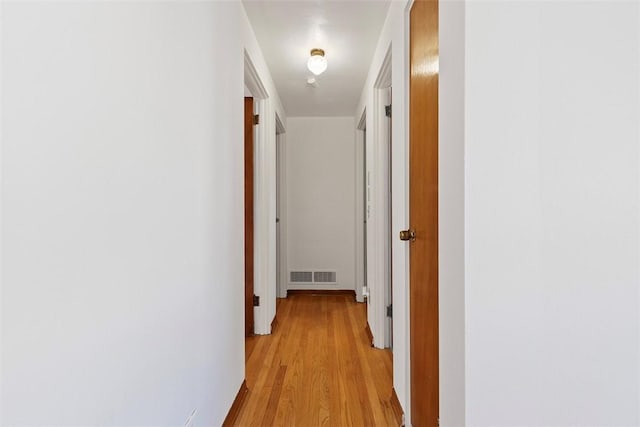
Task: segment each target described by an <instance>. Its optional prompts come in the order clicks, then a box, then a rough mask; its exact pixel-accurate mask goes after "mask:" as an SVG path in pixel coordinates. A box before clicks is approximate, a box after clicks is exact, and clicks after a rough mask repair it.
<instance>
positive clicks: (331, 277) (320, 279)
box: [289, 270, 338, 284]
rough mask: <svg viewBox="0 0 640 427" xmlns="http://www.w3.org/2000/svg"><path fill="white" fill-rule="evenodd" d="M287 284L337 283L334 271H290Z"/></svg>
mask: <svg viewBox="0 0 640 427" xmlns="http://www.w3.org/2000/svg"><path fill="white" fill-rule="evenodd" d="M289 282H290V283H294V284H314V283H322V284H335V283H338V278H337V272H335V271H308V270H307V271H290V272H289Z"/></svg>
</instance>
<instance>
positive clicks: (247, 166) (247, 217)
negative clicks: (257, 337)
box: [244, 97, 254, 337]
mask: <svg viewBox="0 0 640 427" xmlns="http://www.w3.org/2000/svg"><path fill="white" fill-rule="evenodd" d="M244 332H245V336H247V337H249V336H251V335H253V333H254V329H253V98H248V97H247V98H245V99H244Z"/></svg>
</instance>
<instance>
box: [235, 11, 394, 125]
mask: <svg viewBox="0 0 640 427" xmlns="http://www.w3.org/2000/svg"><path fill="white" fill-rule="evenodd" d="M243 3H244V7H245V9H246V11H247V15H248V16H249V20H250V21H251V25H252V26H253V29H254V31H255V34H256V38H257V39H258V43H259V44H260V48H261V49H262V52H263V54H264V56H265V59H266V61H267V65H268V66H269V70H270V71H271V76H272V77H273V80H274V82H275V85H276V89H277V90H278V94H279V95H280V98H281V100H282V103H283V104H284V108H285V110H286V113H287V116H289V117H296V116H353V115H354V114H355V108H356V106H357V104H358V100H359V99H360V95H361V92H362V88H363V86H364V81H365V79H366V77H367V72H368V71H369V66H370V64H371V60H372V57H373V53H374V50H375V47H376V43H377V42H378V38H379V36H380V30H381V29H382V25H383V24H384V20H385V17H386V14H387V10H388V8H389V4H390V2H389V0H355V1H354V0H351V1H344V0H329V1H326V0H325V1H320V0H297V1H295V0H293V1H278V0H244V1H243ZM315 47H317V48H321V49H324V50H325V52H326V54H325V57H326V58H327V62H328V64H329V66H328V68H327V71H325V72H324V73H323V74H321V75H320V76H317V77H316V80H317V83H318V84H317V87H315V88H314V87H310V86H309V85H307V78H308V77H312V76H313V74H312V73H311V72H310V71H309V70H308V69H307V59H308V58H309V51H310V50H311V49H312V48H315Z"/></svg>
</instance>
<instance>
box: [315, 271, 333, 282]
mask: <svg viewBox="0 0 640 427" xmlns="http://www.w3.org/2000/svg"><path fill="white" fill-rule="evenodd" d="M313 281H314V282H315V283H336V272H335V271H315V272H314V273H313Z"/></svg>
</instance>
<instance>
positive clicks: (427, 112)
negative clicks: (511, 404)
mask: <svg viewBox="0 0 640 427" xmlns="http://www.w3.org/2000/svg"><path fill="white" fill-rule="evenodd" d="M438 63H439V51H438V1H437V0H416V1H415V2H414V4H413V6H412V8H411V12H410V101H409V102H410V131H409V132H410V135H409V138H410V140H409V146H410V148H409V153H410V154H409V155H410V160H409V168H410V172H409V187H410V189H409V197H410V202H409V221H410V225H411V229H413V230H415V233H416V239H415V241H413V242H411V244H410V298H411V304H410V340H411V353H410V357H411V422H412V424H413V425H414V426H415V427H424V426H429V427H430V426H436V425H438V412H439V395H438V381H439V378H438V73H439V70H438V66H439V64H438Z"/></svg>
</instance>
